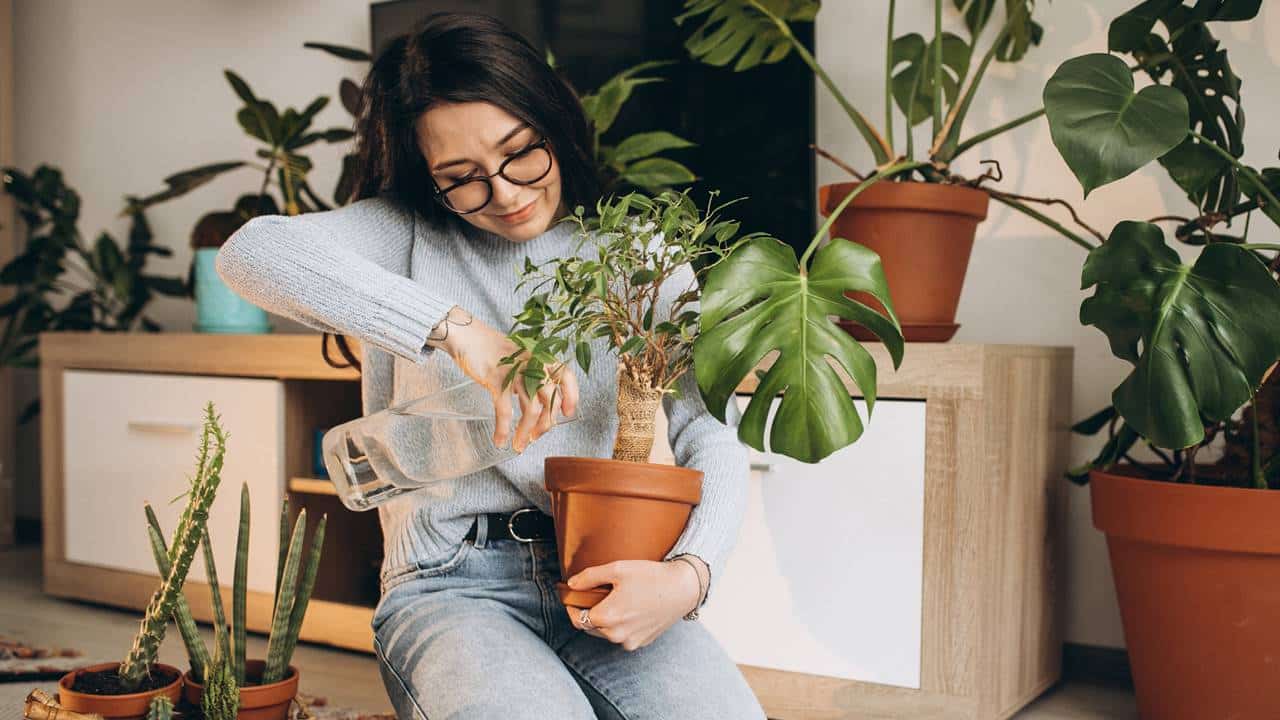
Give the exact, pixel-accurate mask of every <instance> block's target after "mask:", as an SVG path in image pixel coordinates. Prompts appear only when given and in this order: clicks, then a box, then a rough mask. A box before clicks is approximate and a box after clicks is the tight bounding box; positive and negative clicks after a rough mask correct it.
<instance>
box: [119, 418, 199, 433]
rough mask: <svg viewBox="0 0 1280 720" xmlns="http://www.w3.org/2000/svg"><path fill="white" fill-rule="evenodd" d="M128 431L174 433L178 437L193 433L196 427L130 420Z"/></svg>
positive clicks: (177, 423) (192, 425)
mask: <svg viewBox="0 0 1280 720" xmlns="http://www.w3.org/2000/svg"><path fill="white" fill-rule="evenodd" d="M129 429H130V430H137V431H138V432H150V433H176V434H180V435H186V434H187V433H193V432H195V431H196V426H195V424H194V423H184V422H164V421H155V420H152V421H145V420H130V421H129Z"/></svg>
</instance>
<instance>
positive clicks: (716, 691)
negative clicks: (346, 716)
mask: <svg viewBox="0 0 1280 720" xmlns="http://www.w3.org/2000/svg"><path fill="white" fill-rule="evenodd" d="M480 525H481V530H480V532H479V534H478V535H477V537H476V538H475V540H474V541H470V540H468V541H464V542H463V543H462V544H461V545H460V546H458V547H457V548H455V549H453V550H451V551H449V552H448V553H445V556H444V557H440V558H436V559H433V560H432V561H428V562H423V563H418V564H416V565H414V566H412V567H409V568H405V569H403V571H401V572H394V571H393V572H392V573H390V574H389V575H388V576H387V577H386V578H385V579H384V580H383V588H382V600H381V602H379V604H378V608H377V610H376V611H375V612H374V617H373V630H374V647H375V649H376V651H377V654H378V661H379V662H378V665H379V668H380V669H381V671H382V679H383V683H384V684H385V685H386V687H387V693H388V695H390V697H391V702H392V704H394V705H395V709H396V714H397V716H398V717H400V718H401V720H489V719H491V718H492V719H493V720H499V719H500V720H521V719H525V718H527V719H528V720H553V719H554V720H644V719H648V718H654V719H656V718H669V719H672V720H675V719H679V720H700V719H702V718H706V719H707V720H713V719H714V720H763V718H764V711H763V710H762V709H761V707H760V703H759V702H758V701H757V700H756V698H755V695H754V694H753V693H752V691H751V688H750V687H749V686H748V685H747V682H746V680H745V678H743V676H742V673H741V671H739V670H738V667H737V666H736V665H735V664H734V663H733V661H732V660H731V659H730V658H729V656H728V655H727V654H726V653H725V651H724V649H723V648H721V647H720V644H719V642H717V641H716V639H715V638H714V637H712V636H711V634H710V633H709V632H708V631H707V630H706V629H705V628H704V627H703V626H702V624H701V623H698V622H686V621H683V620H680V621H677V622H676V623H675V624H674V625H672V626H671V627H670V628H668V629H667V631H666V632H664V633H663V634H662V635H660V636H659V637H658V638H657V639H655V640H654V641H653V642H652V643H650V644H649V645H646V646H645V647H642V648H640V649H638V650H635V651H633V652H628V651H626V650H624V649H623V648H622V646H621V645H615V644H614V643H611V642H609V641H608V640H604V639H602V638H598V637H595V636H593V635H588V634H586V633H584V632H582V631H580V630H578V629H577V628H575V627H574V626H573V625H572V624H571V623H570V622H569V616H568V613H567V612H565V608H564V605H563V604H562V603H561V602H560V598H559V596H558V595H557V594H556V590H555V583H556V581H558V580H559V579H560V567H559V562H558V561H557V559H556V546H555V541H554V540H539V541H535V542H532V543H521V542H517V541H515V540H512V539H510V538H501V539H493V538H486V537H485V536H484V535H485V533H484V530H483V528H484V523H481V524H480Z"/></svg>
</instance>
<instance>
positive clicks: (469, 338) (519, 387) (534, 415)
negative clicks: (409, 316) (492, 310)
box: [429, 306, 578, 452]
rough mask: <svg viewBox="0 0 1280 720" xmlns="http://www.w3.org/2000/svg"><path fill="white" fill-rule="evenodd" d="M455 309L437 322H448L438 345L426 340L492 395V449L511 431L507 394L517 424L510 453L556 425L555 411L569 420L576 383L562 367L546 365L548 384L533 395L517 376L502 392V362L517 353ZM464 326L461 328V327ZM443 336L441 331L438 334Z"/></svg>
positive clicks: (503, 339)
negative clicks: (515, 401)
mask: <svg viewBox="0 0 1280 720" xmlns="http://www.w3.org/2000/svg"><path fill="white" fill-rule="evenodd" d="M468 317H470V316H469V314H467V313H466V311H464V310H462V308H460V307H456V306H455V307H454V308H453V309H452V310H450V311H449V315H448V316H447V319H446V320H445V321H444V322H442V323H441V325H440V326H438V327H441V326H443V325H444V324H445V323H447V324H448V326H449V327H448V330H447V334H445V335H444V338H443V339H442V340H440V341H438V342H437V341H435V340H431V341H429V342H430V343H431V344H432V346H433V347H439V348H441V349H442V350H444V351H445V352H447V353H449V356H450V357H452V358H453V360H454V362H456V363H457V364H458V367H459V368H461V370H462V372H464V373H466V375H467V377H470V378H471V379H472V380H474V381H476V383H477V384H479V385H480V386H481V387H483V388H485V389H486V390H488V391H489V394H490V395H492V396H493V408H494V412H495V415H496V418H497V423H496V425H495V427H494V431H493V444H494V445H495V446H497V447H502V446H504V445H506V443H507V439H508V437H510V431H511V417H512V410H511V394H512V393H515V394H516V396H517V397H518V398H519V402H520V424H519V425H518V426H517V427H516V431H515V438H514V439H513V440H512V443H511V449H512V450H515V451H516V452H524V449H525V448H526V447H528V444H529V443H531V442H533V441H534V440H537V439H538V438H539V437H540V436H541V435H542V434H543V433H545V432H546V431H548V430H550V429H551V428H552V426H553V425H554V424H555V410H556V408H560V410H561V412H562V413H563V414H564V415H565V416H572V415H573V414H574V413H575V412H576V411H577V407H578V379H577V377H576V376H575V375H574V374H573V370H571V369H570V368H569V367H568V366H566V365H565V364H564V363H559V364H557V365H549V366H547V381H546V382H545V383H543V385H542V387H541V388H539V389H538V392H537V394H536V395H535V396H534V397H532V398H531V397H529V396H528V394H527V393H526V392H525V389H524V383H522V382H519V379H518V378H517V379H516V380H515V381H513V382H512V383H511V385H509V386H508V387H507V388H506V389H503V387H502V381H503V380H505V379H506V376H507V373H508V372H510V370H511V366H510V365H503V364H502V358H504V357H506V356H508V355H510V354H511V353H513V352H515V351H516V350H517V346H516V344H515V343H513V342H511V341H510V340H508V339H507V336H506V335H503V334H502V333H501V332H498V331H497V330H495V329H493V328H492V327H490V326H489V325H486V324H485V323H483V322H481V321H480V319H479V318H471V320H470V321H469V322H468V321H467V318H468ZM462 323H466V324H462ZM441 334H444V331H443V330H442V331H441Z"/></svg>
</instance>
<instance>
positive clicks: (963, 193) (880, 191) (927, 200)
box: [818, 180, 991, 222]
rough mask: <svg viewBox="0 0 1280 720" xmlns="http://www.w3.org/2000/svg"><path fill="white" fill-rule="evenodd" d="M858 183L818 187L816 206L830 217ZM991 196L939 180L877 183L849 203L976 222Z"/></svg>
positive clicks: (982, 213) (980, 217) (984, 213)
mask: <svg viewBox="0 0 1280 720" xmlns="http://www.w3.org/2000/svg"><path fill="white" fill-rule="evenodd" d="M860 184H861V182H839V183H830V184H827V185H822V186H820V187H819V188H818V209H819V211H820V212H821V213H822V215H823V216H824V217H826V216H829V215H830V214H831V212H832V211H833V210H835V209H836V205H839V204H840V201H841V200H843V199H844V197H845V195H848V194H849V193H850V192H851V191H852V190H853V189H854V188H856V187H858V185H860ZM990 204H991V196H990V195H988V194H987V193H986V192H984V191H982V190H978V189H976V188H971V187H968V186H966V185H944V184H940V183H925V182H918V181H914V180H911V181H907V182H878V183H876V184H875V185H872V186H871V187H870V188H867V190H866V191H864V192H863V193H862V194H861V195H859V196H858V197H857V198H856V199H854V201H853V202H852V203H851V204H850V206H851V207H856V208H863V209H872V208H875V209H881V210H910V211H916V212H929V213H939V214H943V215H960V216H964V217H969V218H974V219H976V220H978V221H979V222H981V221H983V220H985V219H986V218H987V208H988V206H989V205H990Z"/></svg>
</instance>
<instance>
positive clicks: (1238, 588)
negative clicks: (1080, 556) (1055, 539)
mask: <svg viewBox="0 0 1280 720" xmlns="http://www.w3.org/2000/svg"><path fill="white" fill-rule="evenodd" d="M1090 485H1091V495H1092V499H1093V524H1094V526H1095V527H1097V528H1098V529H1099V530H1101V531H1103V532H1105V533H1106V534H1107V547H1108V549H1109V551H1110V555H1111V571H1112V575H1113V577H1114V578H1115V584H1116V595H1117V596H1118V597H1119V599H1120V613H1121V618H1122V620H1123V622H1124V637H1125V644H1126V645H1127V646H1128V651H1129V663H1130V666H1131V668H1132V670H1133V681H1134V686H1135V689H1136V691H1137V697H1138V711H1139V714H1140V715H1141V716H1142V717H1143V718H1151V719H1152V720H1156V719H1159V720H1204V719H1205V718H1271V717H1276V716H1277V715H1276V713H1277V712H1280V523H1278V522H1276V518H1280V492H1276V491H1267V490H1244V489H1239V488H1226V487H1208V486H1200V485H1186V484H1174V483H1170V482H1160V481H1156V480H1146V479H1141V478H1138V477H1136V476H1135V475H1134V474H1132V473H1128V474H1127V470H1126V469H1125V468H1117V469H1115V470H1114V471H1112V472H1106V473H1104V472H1094V473H1091V474H1090Z"/></svg>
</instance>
